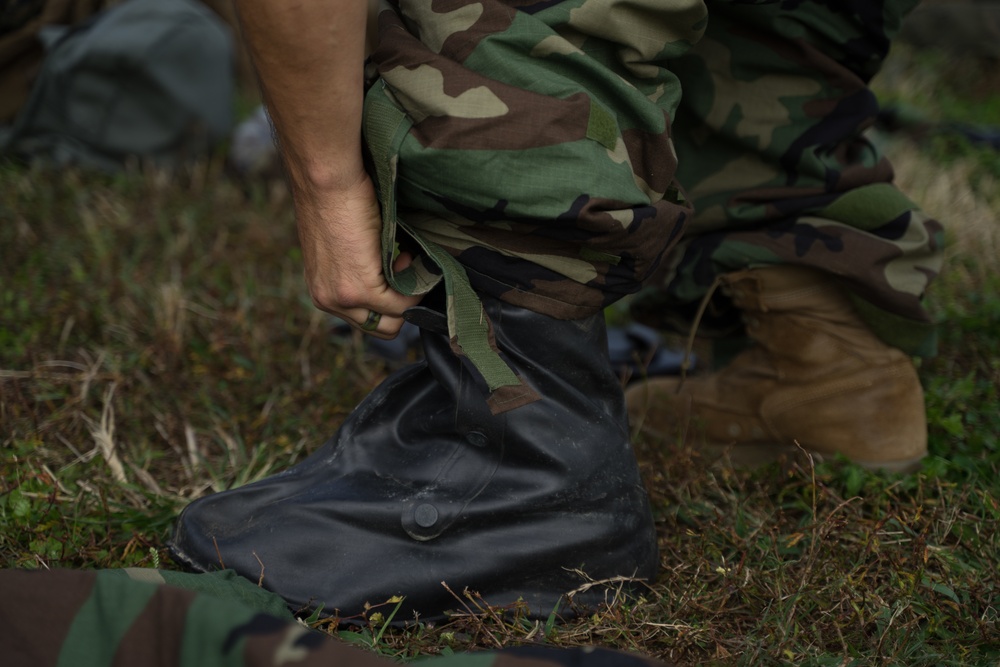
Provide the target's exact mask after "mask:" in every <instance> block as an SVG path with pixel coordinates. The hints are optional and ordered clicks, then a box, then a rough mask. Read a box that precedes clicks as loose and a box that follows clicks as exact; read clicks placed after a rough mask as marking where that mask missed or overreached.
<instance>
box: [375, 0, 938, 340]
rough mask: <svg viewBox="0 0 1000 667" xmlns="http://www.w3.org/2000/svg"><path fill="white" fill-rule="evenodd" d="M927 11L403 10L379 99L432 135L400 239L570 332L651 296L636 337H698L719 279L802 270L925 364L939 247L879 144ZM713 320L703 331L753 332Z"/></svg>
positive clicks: (480, 2) (535, 1) (404, 209)
mask: <svg viewBox="0 0 1000 667" xmlns="http://www.w3.org/2000/svg"><path fill="white" fill-rule="evenodd" d="M914 4H915V2H914V1H913V0H906V1H892V0H875V1H869V0H848V1H845V2H837V3H831V2H825V1H820V0H813V1H808V0H730V1H725V2H724V1H716V2H707V3H702V2H700V1H697V2H695V1H690V0H689V1H682V0H621V1H617V0H562V1H556V0H506V1H504V0H477V1H474V2H472V1H469V0H435V1H434V2H417V1H415V0H400V2H398V4H397V3H393V4H392V5H391V6H390V4H389V3H388V2H386V1H385V0H383V3H382V10H381V12H380V13H379V39H380V42H379V45H378V48H377V49H376V50H375V52H374V54H373V61H374V62H375V64H376V65H377V68H378V72H379V74H380V76H381V78H382V82H383V84H384V85H382V86H381V87H378V86H376V87H375V88H373V90H374V91H377V94H382V95H385V96H387V97H389V98H391V101H392V102H393V103H394V104H396V105H398V106H399V107H400V108H401V109H403V110H405V111H406V113H407V114H408V115H409V117H410V119H411V120H412V127H411V128H410V129H409V131H408V133H407V136H406V137H405V140H404V141H402V142H401V144H400V145H399V146H396V147H393V160H394V161H395V162H394V169H395V170H396V181H395V183H394V192H395V197H396V199H397V201H396V202H395V204H396V206H398V216H397V217H398V219H399V220H400V221H405V222H406V224H407V229H411V230H413V233H414V235H415V236H417V237H419V240H420V241H421V245H426V243H428V242H429V243H432V244H435V245H436V246H437V247H440V248H443V249H444V250H445V251H446V252H447V253H448V254H449V255H450V256H452V257H455V258H457V260H458V261H459V262H460V263H461V264H462V266H463V267H464V269H465V271H466V273H467V275H468V279H469V281H470V283H471V285H472V286H473V288H474V289H475V290H477V291H479V292H485V293H488V294H491V295H493V296H497V297H500V298H502V299H504V300H506V301H508V302H511V303H514V304H517V305H521V306H525V307H528V308H531V309H534V310H537V311H540V312H545V313H547V314H550V315H553V316H556V317H560V318H571V317H579V316H583V315H586V314H589V313H591V312H594V311H596V310H597V309H600V308H602V307H604V306H607V305H608V304H610V303H612V302H613V301H615V300H617V299H619V298H621V297H622V296H624V295H626V294H630V293H632V292H635V291H637V290H638V289H639V288H640V286H641V284H642V283H643V282H646V284H647V286H648V287H649V289H648V290H647V291H646V292H645V293H644V295H643V297H642V298H641V299H638V300H637V302H636V304H635V309H634V311H635V314H636V315H637V317H638V318H639V319H641V320H642V321H644V322H646V323H648V324H652V325H654V326H658V327H661V328H675V329H682V330H683V329H686V328H687V327H688V326H690V322H691V319H692V315H693V312H694V310H695V308H696V306H697V304H698V302H699V301H700V300H701V299H702V298H703V297H704V296H705V295H706V294H707V293H708V292H710V291H712V289H713V285H714V283H715V280H716V278H717V277H718V276H719V275H721V274H724V273H727V272H730V271H735V270H738V269H742V268H747V267H752V266H761V265H770V264H800V265H806V266H810V267H813V268H816V269H820V270H823V271H826V272H829V273H831V274H834V275H836V276H838V277H839V278H841V279H842V281H843V284H844V285H845V286H846V287H847V288H849V290H850V291H851V293H852V294H853V295H854V296H855V301H856V304H857V305H858V308H859V310H860V311H861V313H862V315H863V316H864V317H865V318H866V320H868V321H869V323H870V324H871V325H872V327H873V329H874V330H875V331H876V333H878V334H879V335H880V336H882V337H883V338H884V339H885V340H887V341H888V342H890V343H892V344H894V345H896V346H898V347H901V348H903V349H905V350H907V351H909V352H918V351H925V352H926V351H929V350H930V348H931V347H932V346H933V327H932V325H931V323H930V318H929V317H928V315H927V313H926V312H925V310H924V308H923V306H922V304H921V297H922V295H923V293H924V291H925V289H926V287H927V284H928V283H929V281H930V280H931V279H932V278H933V277H934V275H935V274H936V273H937V271H938V268H939V265H940V260H941V237H942V235H941V228H940V225H939V224H938V223H937V222H935V221H934V220H931V219H929V218H928V217H927V216H926V215H925V214H923V213H922V212H921V211H919V210H918V209H917V207H916V206H915V205H914V204H913V203H912V202H910V201H909V200H908V199H907V198H906V197H905V196H903V195H902V194H900V193H899V192H898V191H897V190H896V189H895V188H894V187H893V186H892V185H891V180H892V169H891V167H890V165H889V163H888V162H887V161H886V160H885V159H884V158H883V157H882V156H880V155H879V154H878V153H877V151H876V150H875V148H874V147H873V146H871V145H870V144H869V143H868V142H867V141H865V140H864V138H863V137H862V132H863V131H864V129H865V128H866V127H867V126H869V125H870V124H871V123H872V122H873V120H874V118H875V116H876V113H877V103H876V100H875V98H874V95H873V94H872V93H871V91H870V90H869V89H868V87H867V84H868V81H869V80H870V79H871V77H872V76H873V75H874V73H875V72H876V71H877V69H878V67H879V65H880V63H881V62H882V60H883V59H884V57H885V56H886V54H887V52H888V48H889V40H890V38H891V37H892V36H893V35H894V34H895V33H896V32H897V31H898V29H899V24H900V21H901V19H902V17H903V16H904V15H905V14H906V13H907V12H908V11H909V10H910V9H912V7H913V5H914ZM682 92H683V104H681V94H682ZM371 94H372V93H369V95H371ZM679 104H680V107H678V105H679ZM671 127H672V129H671ZM383 149H384V147H379V146H375V151H376V152H378V151H379V150H383ZM681 186H683V189H682V187H681ZM692 203H693V210H694V212H695V215H694V216H693V217H692V206H691V204H692ZM682 232H683V234H684V238H683V241H682V242H681V243H680V244H677V241H678V240H679V239H680V237H681V234H682ZM388 251H389V248H387V252H388ZM654 272H655V275H654ZM715 301H716V302H717V303H715V308H713V309H711V310H710V312H711V313H712V315H713V316H712V317H710V318H708V320H707V321H706V327H705V328H706V331H715V332H722V331H729V330H732V329H734V328H736V327H737V326H738V317H737V315H738V314H737V313H735V312H734V311H733V310H732V309H731V308H729V307H728V305H727V303H726V301H725V299H724V297H723V296H722V295H719V296H718V297H717V298H716V299H715Z"/></svg>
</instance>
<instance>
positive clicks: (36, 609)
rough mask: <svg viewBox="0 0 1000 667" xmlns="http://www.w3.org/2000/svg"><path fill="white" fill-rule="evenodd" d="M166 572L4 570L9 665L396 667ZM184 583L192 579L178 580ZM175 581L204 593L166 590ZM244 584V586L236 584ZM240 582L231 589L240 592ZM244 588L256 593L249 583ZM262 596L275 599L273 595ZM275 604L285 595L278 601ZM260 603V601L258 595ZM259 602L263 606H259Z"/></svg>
mask: <svg viewBox="0 0 1000 667" xmlns="http://www.w3.org/2000/svg"><path fill="white" fill-rule="evenodd" d="M205 576H206V575H190V574H181V573H170V572H163V571H157V570H130V571H128V572H125V571H114V570H102V571H70V570H54V571H30V572H29V571H23V570H0V593H2V595H0V645H2V646H3V649H2V650H0V655H2V658H3V663H2V664H3V665H4V667H50V666H51V667H57V666H59V667H61V666H64V665H65V666H70V665H71V666H72V667H114V666H117V665H122V666H126V665H127V666H135V665H141V666H142V667H281V666H300V667H335V666H336V667H340V666H345V665H349V666H353V667H391V666H392V665H394V664H396V663H394V662H393V661H391V660H388V659H386V658H383V657H380V656H377V655H375V654H374V653H370V652H368V651H364V650H362V649H359V648H355V647H352V646H348V645H346V644H344V643H342V642H339V641H336V640H334V639H333V638H331V637H329V636H328V635H324V634H321V633H319V632H317V631H314V630H310V629H309V628H308V627H306V626H304V625H302V624H300V623H297V622H295V621H293V620H291V619H290V617H288V616H287V611H286V612H285V617H279V616H275V615H273V614H270V613H267V612H263V611H260V610H259V609H255V608H254V606H253V605H252V604H247V599H246V591H244V590H239V591H238V592H237V594H236V595H235V599H233V596H232V595H227V593H228V592H230V591H231V590H232V589H228V588H227V586H226V582H225V581H214V582H212V583H210V584H207V583H206V584H203V583H201V582H196V581H192V578H198V577H205ZM176 577H187V579H178V578H176ZM168 579H169V580H172V581H174V582H177V583H182V584H185V585H188V586H190V587H193V588H195V589H199V590H206V589H208V590H211V591H212V593H208V592H197V590H185V589H183V588H178V587H175V586H171V585H166V584H164V583H163V582H164V581H165V580H168ZM234 582H235V580H234ZM234 582H229V583H230V584H234V585H236V584H235V583H234ZM241 586H248V587H250V588H254V586H253V584H250V583H249V582H246V581H245V580H243V584H241ZM258 590H261V592H262V593H263V594H265V595H271V594H269V593H267V592H266V591H263V590H262V589H258ZM275 597H276V596H275ZM251 598H253V596H252V595H251ZM254 601H255V602H258V603H259V602H260V601H259V600H254ZM421 664H423V665H428V666H429V667H657V666H660V667H663V663H660V662H656V661H653V660H649V659H646V658H642V657H639V656H635V655H630V654H624V653H619V652H615V651H609V650H603V649H592V648H587V649H572V650H555V649H545V648H541V647H539V648H534V647H525V648H518V649H512V650H504V651H499V652H495V653H475V654H455V655H451V656H446V657H440V658H428V659H425V660H423V661H421Z"/></svg>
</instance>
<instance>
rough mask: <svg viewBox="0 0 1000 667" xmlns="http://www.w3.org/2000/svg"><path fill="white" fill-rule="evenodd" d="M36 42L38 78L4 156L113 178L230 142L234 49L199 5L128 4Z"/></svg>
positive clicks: (49, 31) (1, 145)
mask: <svg viewBox="0 0 1000 667" xmlns="http://www.w3.org/2000/svg"><path fill="white" fill-rule="evenodd" d="M37 38H38V39H39V40H40V41H41V42H42V44H43V45H44V46H45V49H46V53H45V56H44V60H43V61H42V64H41V71H40V72H39V74H38V77H37V79H36V80H35V81H34V83H33V85H32V88H31V92H30V95H29V97H28V99H27V101H26V102H25V103H24V105H23V106H22V107H21V108H20V110H19V111H18V112H17V116H16V117H15V118H14V122H13V125H11V126H9V127H6V128H0V153H5V154H10V155H14V156H16V157H18V158H22V159H26V160H29V161H41V162H44V163H48V164H56V165H71V164H73V165H81V166H87V167H97V168H101V169H108V170H114V169H118V168H120V167H121V166H122V165H123V164H124V163H125V162H126V161H127V159H128V158H130V157H137V158H140V159H142V160H144V161H150V162H153V163H155V164H159V165H172V164H176V163H178V162H180V161H183V160H186V159H189V158H193V157H197V156H198V155H203V154H204V153H205V152H206V151H208V150H209V149H210V148H211V147H212V146H214V145H216V144H218V143H219V142H221V141H223V140H225V139H226V138H227V137H228V135H229V132H230V130H231V127H232V105H233V99H232V96H233V78H234V76H233V59H234V55H233V53H234V52H233V40H232V36H231V34H230V32H229V28H228V27H227V26H226V25H225V24H224V23H223V22H222V21H221V20H219V18H218V17H217V16H216V15H215V14H213V13H212V12H211V11H210V10H209V9H207V8H206V7H205V6H203V5H202V4H201V3H199V2H195V1H194V0H126V1H125V2H121V3H120V4H116V5H114V6H112V7H110V8H108V9H106V10H104V11H101V12H98V13H96V14H93V15H92V16H90V17H89V18H88V19H87V20H85V21H83V22H82V23H79V24H77V25H74V26H72V27H69V26H53V25H48V26H43V27H41V28H40V29H39V30H38V31H37Z"/></svg>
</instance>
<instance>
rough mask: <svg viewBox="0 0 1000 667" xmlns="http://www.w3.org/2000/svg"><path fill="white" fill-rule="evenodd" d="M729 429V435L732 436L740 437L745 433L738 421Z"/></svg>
mask: <svg viewBox="0 0 1000 667" xmlns="http://www.w3.org/2000/svg"><path fill="white" fill-rule="evenodd" d="M727 430H728V431H729V436H730V437H732V438H738V437H740V435H742V434H743V429H742V428H740V425H739V424H737V423H736V422H733V423H732V424H730V425H729V428H728V429H727Z"/></svg>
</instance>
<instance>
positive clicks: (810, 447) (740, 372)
mask: <svg viewBox="0 0 1000 667" xmlns="http://www.w3.org/2000/svg"><path fill="white" fill-rule="evenodd" d="M723 289H724V290H726V291H727V292H728V293H729V294H730V296H731V298H732V300H733V304H734V305H735V306H736V307H737V308H739V309H740V310H742V311H743V319H744V322H745V324H746V330H747V334H748V335H749V337H750V338H751V339H753V341H754V342H755V343H756V344H755V345H753V346H752V347H751V348H749V349H747V350H745V351H744V352H742V353H741V354H739V355H738V356H737V357H735V358H734V359H733V361H732V362H731V363H730V364H729V365H728V366H726V367H725V368H723V369H722V370H719V371H717V372H715V373H712V374H709V375H705V376H700V377H699V376H695V377H690V378H687V379H686V380H685V381H683V382H682V381H681V380H680V378H655V379H651V380H648V381H646V382H641V383H637V384H636V385H635V386H633V387H632V388H630V389H629V390H628V391H627V392H626V398H627V401H628V410H629V417H630V420H631V423H632V428H633V430H634V431H638V432H642V433H643V434H645V435H646V436H647V437H652V438H660V439H664V440H671V441H675V442H680V441H686V442H688V443H690V444H691V445H692V446H694V447H695V448H696V449H698V450H701V451H704V453H705V455H706V457H707V458H709V459H713V460H714V459H722V460H728V461H730V462H732V463H733V464H734V465H737V466H755V465H761V464H764V463H767V462H770V461H774V460H776V459H777V458H779V457H781V456H782V455H784V454H788V453H792V454H794V453H795V452H801V450H800V449H799V447H798V446H797V445H796V443H798V445H801V448H802V449H805V450H806V451H808V452H811V453H813V454H818V455H820V457H823V456H827V457H830V456H832V455H835V454H843V455H844V456H846V457H847V458H849V459H851V460H852V461H854V462H855V463H858V464H860V465H862V466H865V467H867V468H881V469H886V470H891V471H909V470H912V469H915V468H916V467H917V466H918V465H919V462H920V460H921V459H922V458H923V457H924V456H925V455H926V453H927V422H926V417H925V414H924V397H923V390H922V389H921V387H920V380H919V379H918V378H917V373H916V370H915V369H914V367H913V364H912V363H911V361H910V359H909V357H908V356H907V355H905V354H904V353H903V352H901V351H900V350H897V349H896V348H893V347H889V346H888V345H886V344H885V343H883V342H882V341H881V340H879V339H878V338H877V337H876V336H875V334H873V333H872V332H871V330H870V329H869V328H868V327H867V326H866V325H865V324H864V322H863V321H862V320H861V318H860V317H859V316H858V315H857V313H856V312H855V310H854V308H853V306H852V305H851V302H850V300H849V299H848V298H847V296H846V294H845V293H844V291H843V290H842V289H841V288H840V287H838V286H837V285H836V284H835V283H834V281H833V280H831V279H829V278H827V277H825V276H824V275H823V274H821V273H819V272H816V271H812V270H809V269H802V268H798V267H789V266H780V267H767V268H760V269H748V270H745V271H739V272H736V273H731V274H729V275H727V276H725V277H724V278H723ZM727 457H728V459H727Z"/></svg>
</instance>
